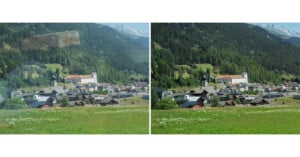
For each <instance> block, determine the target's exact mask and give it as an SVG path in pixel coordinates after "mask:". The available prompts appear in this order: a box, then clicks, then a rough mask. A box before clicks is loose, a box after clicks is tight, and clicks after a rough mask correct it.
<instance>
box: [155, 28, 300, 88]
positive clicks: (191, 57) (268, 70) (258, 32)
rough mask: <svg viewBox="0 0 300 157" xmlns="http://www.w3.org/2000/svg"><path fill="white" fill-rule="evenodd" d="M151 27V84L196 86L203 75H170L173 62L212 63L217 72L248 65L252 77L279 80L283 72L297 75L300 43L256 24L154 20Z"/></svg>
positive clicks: (239, 69)
mask: <svg viewBox="0 0 300 157" xmlns="http://www.w3.org/2000/svg"><path fill="white" fill-rule="evenodd" d="M151 29H152V30H151V31H152V32H151V34H152V36H151V39H152V79H153V85H154V86H160V87H165V88H170V87H172V86H176V85H178V83H179V82H187V84H189V85H190V84H198V85H199V83H200V82H201V78H202V77H203V75H207V74H205V73H204V74H194V76H192V77H191V78H189V80H188V81H187V80H184V78H180V77H179V78H175V77H174V71H178V68H176V65H183V64H187V65H191V66H193V65H195V64H201V63H210V64H212V65H213V66H214V67H215V69H217V70H219V72H220V73H221V74H240V73H241V72H242V71H243V70H247V71H248V73H249V78H250V82H261V83H275V84H278V83H280V82H281V81H282V75H283V74H287V73H289V74H294V75H295V76H299V75H300V60H299V57H300V48H298V47H295V46H293V45H292V44H290V43H288V42H285V41H284V40H282V39H281V38H279V37H277V36H275V35H273V34H271V33H269V32H267V31H266V30H264V29H262V28H260V27H257V26H254V25H250V24H242V23H198V24H196V23H162V24H156V23H154V24H152V25H151ZM182 79H183V80H182ZM295 80H298V79H297V78H295Z"/></svg>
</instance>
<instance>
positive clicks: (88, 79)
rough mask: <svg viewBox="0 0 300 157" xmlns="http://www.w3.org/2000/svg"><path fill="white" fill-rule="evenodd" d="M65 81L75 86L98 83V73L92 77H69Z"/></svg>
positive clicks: (93, 73)
mask: <svg viewBox="0 0 300 157" xmlns="http://www.w3.org/2000/svg"><path fill="white" fill-rule="evenodd" d="M65 80H66V82H70V83H73V84H88V83H95V84H97V83H98V81H97V73H96V72H92V74H91V75H68V76H66V77H65Z"/></svg>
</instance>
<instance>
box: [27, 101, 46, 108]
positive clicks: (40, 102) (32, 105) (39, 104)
mask: <svg viewBox="0 0 300 157" xmlns="http://www.w3.org/2000/svg"><path fill="white" fill-rule="evenodd" d="M45 104H47V103H46V101H37V102H34V103H31V104H29V107H33V108H38V107H41V106H43V105H45Z"/></svg>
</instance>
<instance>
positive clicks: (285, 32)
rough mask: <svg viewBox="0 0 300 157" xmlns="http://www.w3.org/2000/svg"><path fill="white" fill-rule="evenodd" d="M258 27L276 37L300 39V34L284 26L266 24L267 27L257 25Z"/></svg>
mask: <svg viewBox="0 0 300 157" xmlns="http://www.w3.org/2000/svg"><path fill="white" fill-rule="evenodd" d="M258 26H260V27H262V28H264V29H266V30H267V31H269V32H270V33H272V34H275V35H278V36H280V37H282V38H291V37H300V33H298V32H296V31H292V30H290V29H288V28H286V27H285V26H277V25H274V24H267V25H260V24H258Z"/></svg>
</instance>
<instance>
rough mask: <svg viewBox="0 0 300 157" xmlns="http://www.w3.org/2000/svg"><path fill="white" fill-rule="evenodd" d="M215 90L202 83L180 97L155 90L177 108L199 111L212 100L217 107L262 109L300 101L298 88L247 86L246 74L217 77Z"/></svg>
mask: <svg viewBox="0 0 300 157" xmlns="http://www.w3.org/2000/svg"><path fill="white" fill-rule="evenodd" d="M217 82H218V84H216V85H215V86H208V85H207V83H206V81H205V80H204V82H202V87H201V88H200V90H199V89H198V90H197V89H194V90H190V91H185V92H181V93H173V92H172V91H166V90H164V89H162V88H157V89H156V94H157V95H158V97H159V98H160V99H161V98H164V97H169V98H172V100H174V101H176V102H177V104H178V105H179V106H180V107H184V108H198V107H202V106H205V105H212V101H213V99H217V100H218V103H219V104H218V106H234V105H236V104H244V105H246V104H251V105H254V106H256V105H263V104H271V103H272V99H275V98H278V97H286V96H291V97H293V98H294V99H300V94H299V89H300V84H299V83H297V82H285V83H283V84H282V85H280V86H275V85H265V84H259V83H254V84H249V82H248V73H247V72H245V71H244V72H242V74H241V75H219V76H218V77H217Z"/></svg>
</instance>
